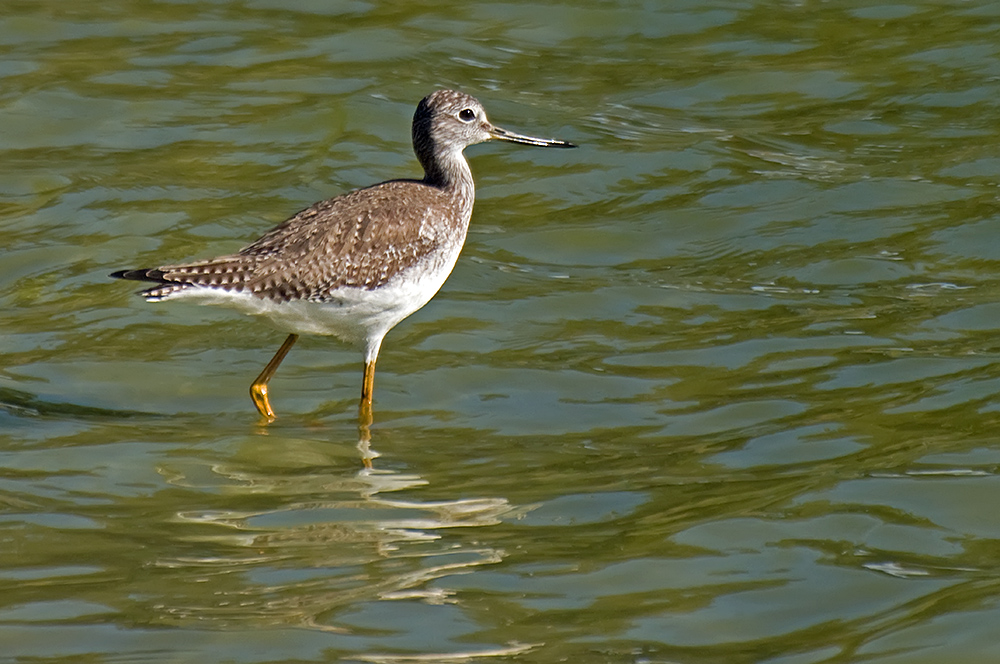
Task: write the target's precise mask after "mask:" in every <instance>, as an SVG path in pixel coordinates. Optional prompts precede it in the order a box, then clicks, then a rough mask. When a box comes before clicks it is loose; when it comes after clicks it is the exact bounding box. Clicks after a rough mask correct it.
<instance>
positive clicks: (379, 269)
mask: <svg viewBox="0 0 1000 664" xmlns="http://www.w3.org/2000/svg"><path fill="white" fill-rule="evenodd" d="M412 140H413V151H414V153H415V154H416V157H417V160H418V161H419V162H420V165H421V166H422V167H423V171H424V176H423V178H421V179H419V180H417V179H401V180H388V181H385V182H382V183H380V184H376V185H372V186H370V187H365V188H362V189H357V190H354V191H351V192H349V193H345V194H341V195H339V196H336V197H334V198H330V199H327V200H324V201H320V202H318V203H315V204H313V205H311V206H310V207H307V208H305V209H303V210H301V211H300V212H298V213H296V214H295V215H293V216H291V217H289V218H288V219H287V220H285V221H284V222H282V223H281V224H279V225H278V226H276V227H275V228H273V229H271V230H270V231H268V232H267V233H265V234H264V235H262V236H261V237H260V238H259V239H257V240H256V241H254V242H253V243H251V244H249V245H247V246H246V247H244V248H243V249H241V250H240V251H238V252H236V253H234V254H229V255H225V256H218V257H216V258H210V259H207V260H200V261H196V262H191V263H182V264H176V265H163V266H160V267H155V268H139V269H131V270H119V271H117V272H114V273H112V274H111V275H110V276H111V277H114V278H117V279H127V280H134V281H142V282H151V283H153V284H155V285H154V286H152V287H149V288H147V289H145V290H142V291H140V292H139V294H140V295H141V296H143V297H144V298H145V299H146V301H148V302H164V301H175V300H176V301H180V300H189V301H194V302H198V303H202V304H220V305H225V306H229V307H233V308H235V309H237V310H239V311H242V312H244V313H247V314H253V315H258V316H262V317H264V318H266V319H269V320H270V322H271V323H272V324H273V325H275V326H276V327H278V328H279V329H281V330H283V331H286V332H288V336H287V337H286V338H285V341H284V343H282V344H281V347H280V348H279V349H278V351H277V352H276V353H275V354H274V356H273V357H272V358H271V360H270V362H268V363H267V365H266V366H265V367H264V369H263V371H261V373H260V375H258V376H257V378H256V379H255V380H254V381H253V383H252V384H251V386H250V398H251V400H252V401H253V404H254V406H255V407H256V409H257V411H258V412H259V413H260V415H261V417H262V419H263V421H264V423H265V424H269V423H271V422H273V421H274V420H275V419H276V415H275V413H274V409H273V408H272V407H271V403H270V400H269V399H268V382H269V381H270V380H271V377H272V376H273V375H274V373H275V372H276V371H277V369H278V366H279V365H280V364H281V362H282V361H283V360H284V359H285V356H286V355H287V354H288V351H289V350H290V349H291V348H292V346H293V345H294V344H295V342H296V341H297V340H298V338H299V336H300V335H303V334H315V335H328V336H333V337H336V338H338V339H340V340H341V341H343V342H346V343H348V344H351V345H353V346H356V347H359V348H360V349H361V350H362V352H363V354H364V376H363V380H362V388H361V401H360V403H359V413H360V414H361V416H362V418H364V417H365V416H367V419H368V423H370V422H371V409H372V397H373V391H374V380H375V361H376V359H377V358H378V353H379V349H380V348H381V345H382V340H383V338H384V337H385V335H386V333H388V331H389V330H390V329H392V328H393V327H394V326H395V325H396V324H398V323H399V322H400V321H402V320H403V319H404V318H406V317H407V316H409V315H410V314H412V313H413V312H415V311H417V310H418V309H420V308H421V307H423V306H424V305H425V304H427V302H429V301H430V299H431V298H432V297H433V296H434V295H435V294H436V293H437V291H438V290H439V289H440V288H441V286H442V285H443V284H444V282H445V280H446V279H447V278H448V275H449V274H451V271H452V269H453V268H454V266H455V263H456V262H457V260H458V256H459V253H460V252H461V250H462V246H463V245H464V244H465V237H466V233H467V231H468V228H469V220H470V219H471V217H472V207H473V202H474V200H475V182H474V181H473V178H472V171H471V170H470V168H469V163H468V161H466V159H465V155H464V154H463V151H464V150H465V148H467V147H469V146H470V145H475V144H477V143H483V142H486V141H493V140H496V141H504V142H508V143H520V144H524V145H533V146H539V147H552V148H573V147H576V145H574V144H573V143H570V142H567V141H561V140H556V139H545V138H535V137H532V136H525V135H522V134H517V133H514V132H511V131H508V130H506V129H502V128H500V127H498V126H496V125H494V124H492V123H491V122H490V121H489V119H488V118H487V116H486V110H485V109H484V108H483V105H482V104H481V103H480V102H479V101H478V100H477V99H476V98H475V97H472V96H471V95H468V94H466V93H463V92H458V91H455V90H437V91H435V92H433V93H431V94H430V95H428V96H426V97H424V98H423V99H422V100H421V101H420V103H419V104H418V105H417V109H416V111H415V112H414V114H413V125H412Z"/></svg>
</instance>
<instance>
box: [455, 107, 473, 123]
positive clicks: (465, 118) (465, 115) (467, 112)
mask: <svg viewBox="0 0 1000 664" xmlns="http://www.w3.org/2000/svg"><path fill="white" fill-rule="evenodd" d="M458 119H459V120H461V121H462V122H472V121H473V120H475V119H476V112H475V111H474V110H472V109H471V108H463V109H462V110H461V111H459V112H458Z"/></svg>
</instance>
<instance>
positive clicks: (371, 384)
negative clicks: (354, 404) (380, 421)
mask: <svg viewBox="0 0 1000 664" xmlns="http://www.w3.org/2000/svg"><path fill="white" fill-rule="evenodd" d="M374 389H375V361H374V360H372V361H371V362H365V378H364V381H363V382H362V383H361V403H359V404H358V432H359V433H360V434H361V440H360V441H358V448H359V449H360V450H361V452H362V455H363V456H362V457H361V461H362V462H363V463H364V464H365V468H368V469H369V470H370V469H371V467H372V459H371V456H369V443H370V442H371V439H372V432H371V429H370V427H371V425H372V421H374V419H375V418H374V416H373V415H372V392H373V391H374Z"/></svg>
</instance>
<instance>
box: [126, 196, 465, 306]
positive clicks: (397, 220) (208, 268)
mask: <svg viewBox="0 0 1000 664" xmlns="http://www.w3.org/2000/svg"><path fill="white" fill-rule="evenodd" d="M454 207H455V206H454V205H453V202H452V201H450V200H449V198H448V195H447V194H446V193H445V192H443V191H442V190H441V189H438V188H437V187H433V186H429V185H426V184H424V183H422V182H419V181H415V180H393V181H389V182H383V183H382V184H378V185H375V186H372V187H368V188H366V189H359V190H357V191H352V192H350V193H348V194H344V195H343V196H338V197H336V198H332V199H329V200H325V201H321V202H319V203H316V204H315V205H312V206H311V207H308V208H306V209H305V210H302V211H301V212H299V213H298V214H296V215H294V216H293V217H291V218H289V219H287V220H286V221H284V222H283V223H281V224H280V225H278V226H277V227H275V228H274V229H272V230H271V231H269V232H268V233H266V234H265V235H263V236H262V237H261V238H260V239H258V240H257V241H256V242H254V243H253V244H250V245H249V246H247V247H245V248H243V249H242V250H241V251H240V252H239V253H236V254H233V255H230V256H220V257H218V258H213V259H209V260H205V261H199V262H196V263H189V264H185V265H167V266H163V267H160V268H156V269H151V270H128V271H122V272H119V273H115V275H114V276H118V277H121V278H125V279H139V280H143V281H156V282H159V283H160V284H162V285H161V286H158V287H156V288H151V289H149V290H147V291H144V292H143V294H144V295H145V296H146V297H147V298H149V299H161V298H165V297H168V296H169V295H171V294H173V293H176V292H177V291H179V290H186V289H188V288H193V287H198V286H208V287H213V288H221V289H224V290H230V291H239V292H249V293H252V294H253V295H255V296H256V297H261V298H266V299H271V300H274V301H280V302H287V301H291V300H311V301H320V302H321V301H324V300H325V299H327V297H328V296H329V294H330V293H331V292H332V291H334V290H336V289H337V288H340V287H344V286H348V287H355V288H363V289H366V290H371V289H375V288H378V287H379V286H382V285H383V284H385V283H386V282H387V281H389V280H390V279H391V278H392V277H393V276H395V275H396V274H398V273H399V272H401V271H403V270H406V269H407V268H409V267H412V266H413V265H415V264H416V263H417V262H419V261H420V259H422V258H423V257H425V256H427V255H428V254H430V253H432V252H434V251H435V250H436V249H438V247H439V245H440V243H441V241H442V239H443V236H444V235H447V232H444V233H443V232H442V231H446V230H447V229H439V228H435V226H442V225H443V226H446V227H447V226H451V225H452V224H458V225H460V224H461V219H459V218H457V215H456V218H454V219H450V218H443V217H442V216H441V212H442V210H452V209H453V208H454ZM431 211H434V212H435V214H429V213H430V212H431ZM447 216H449V215H446V217H447Z"/></svg>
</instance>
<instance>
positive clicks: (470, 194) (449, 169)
mask: <svg viewBox="0 0 1000 664" xmlns="http://www.w3.org/2000/svg"><path fill="white" fill-rule="evenodd" d="M421 165H422V166H423V167H424V179H423V182H424V184H427V185H430V186H432V187H436V188H438V189H440V190H442V191H444V192H445V193H447V194H449V195H451V196H453V197H454V198H455V199H457V202H458V203H459V204H460V205H461V206H462V207H463V208H467V210H468V214H471V213H472V204H473V203H474V202H475V198H476V184H475V182H474V181H473V179H472V170H471V169H470V168H469V162H468V161H466V160H465V155H463V154H462V152H461V150H456V151H455V152H454V153H452V154H447V155H444V156H443V158H439V159H428V160H426V161H425V160H423V159H421ZM463 216H464V215H463Z"/></svg>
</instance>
